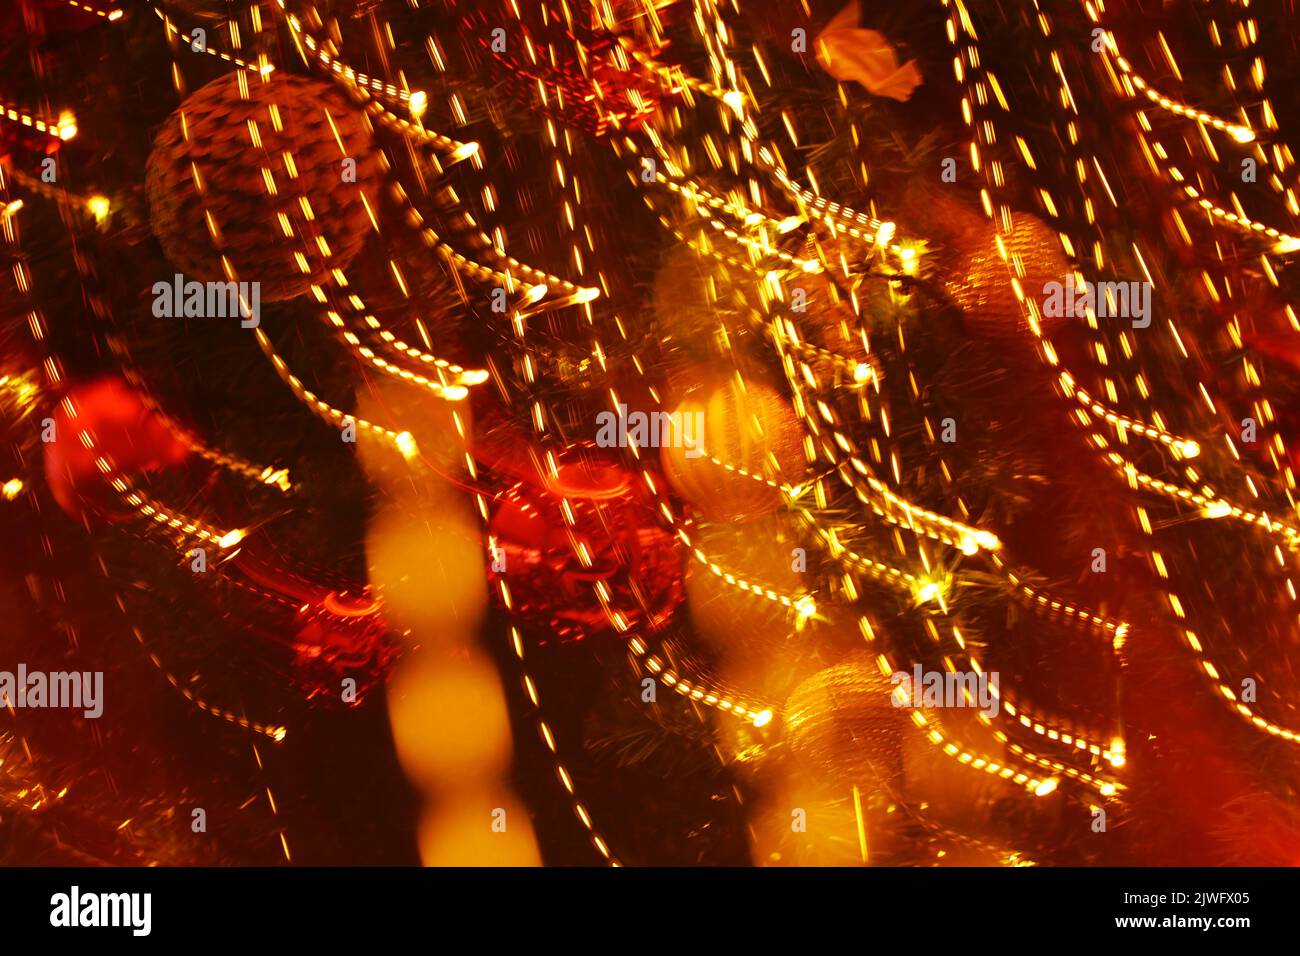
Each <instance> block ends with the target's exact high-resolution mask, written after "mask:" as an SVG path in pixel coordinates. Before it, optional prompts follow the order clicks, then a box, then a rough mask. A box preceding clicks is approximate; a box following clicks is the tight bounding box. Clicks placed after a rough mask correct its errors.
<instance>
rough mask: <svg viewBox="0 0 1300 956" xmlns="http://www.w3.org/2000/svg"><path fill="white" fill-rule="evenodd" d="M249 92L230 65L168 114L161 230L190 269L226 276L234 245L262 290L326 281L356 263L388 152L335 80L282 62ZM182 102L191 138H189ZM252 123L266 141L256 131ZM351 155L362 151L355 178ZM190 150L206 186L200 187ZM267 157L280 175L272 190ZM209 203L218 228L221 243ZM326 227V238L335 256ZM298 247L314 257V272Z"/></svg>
mask: <svg viewBox="0 0 1300 956" xmlns="http://www.w3.org/2000/svg"><path fill="white" fill-rule="evenodd" d="M248 93H249V96H248V99H247V100H243V99H241V98H240V95H239V87H238V75H237V74H236V73H229V74H227V75H226V76H223V77H220V78H219V79H216V80H213V81H212V82H211V83H209V84H207V85H206V86H204V87H202V88H201V89H199V90H198V91H197V92H195V93H194V94H193V95H192V96H190V97H188V98H187V99H186V100H185V102H184V103H183V104H182V105H181V107H180V108H179V109H178V110H176V111H175V112H174V113H172V115H171V116H169V117H168V118H167V121H166V123H164V124H163V127H162V129H161V130H160V131H159V133H158V135H157V137H156V138H155V140H154V149H153V152H152V153H151V154H150V156H149V166H148V174H147V177H146V180H145V188H146V191H147V193H148V196H149V209H150V214H151V216H152V222H153V231H154V234H155V235H156V236H157V237H158V241H159V242H161V243H162V247H163V251H164V252H166V254H167V258H168V259H169V260H171V262H172V264H173V265H174V266H175V267H176V268H177V269H179V270H181V271H182V272H183V273H185V275H186V278H187V279H197V280H201V281H212V280H225V278H226V276H225V275H224V274H223V272H222V268H221V259H220V252H224V253H225V254H226V256H228V257H229V259H230V262H231V264H232V265H233V266H234V268H235V271H236V272H237V273H238V275H239V278H240V280H242V281H249V282H251V281H256V282H260V283H261V297H262V299H264V300H267V301H274V300H277V299H289V298H293V297H294V296H297V295H301V294H302V293H304V292H306V291H307V290H308V289H309V288H310V286H311V284H312V283H313V282H320V281H323V280H324V279H325V277H326V275H327V273H328V270H329V269H331V268H343V267H345V266H347V264H348V263H349V262H351V260H352V258H353V257H354V256H355V255H356V254H357V252H358V251H359V250H360V249H361V247H362V245H363V244H364V243H365V240H366V237H367V236H368V235H369V234H370V229H371V227H370V218H369V215H368V214H367V212H366V208H365V204H364V203H363V201H362V197H363V196H364V197H365V201H366V202H369V203H370V204H371V206H372V208H373V206H374V203H375V198H376V195H377V192H378V188H379V185H380V182H381V179H382V175H383V170H384V161H383V158H382V155H381V154H380V153H379V151H378V149H377V147H376V146H375V143H374V139H373V137H372V135H371V130H370V126H369V123H368V121H367V120H366V119H365V117H364V114H363V113H362V112H361V111H360V110H359V109H358V108H357V107H355V106H354V105H353V104H352V103H350V102H349V101H348V99H347V98H346V97H345V96H344V95H343V94H342V93H341V92H339V91H338V90H336V89H335V88H334V87H333V86H331V85H330V84H328V83H323V82H320V81H318V80H312V79H306V78H304V77H299V76H291V75H288V74H281V73H278V72H277V73H276V74H275V75H274V77H273V78H272V79H270V80H269V81H267V82H265V83H263V82H260V81H258V80H257V79H255V78H249V80H248ZM182 113H184V114H185V120H186V123H187V124H188V129H189V138H190V141H189V143H186V142H185V141H184V140H183V139H182V137H181V114H182ZM277 114H278V117H279V122H278V123H277V122H276V121H275V119H274V117H275V116H276V115H277ZM331 120H332V125H331ZM252 122H255V123H256V125H257V133H258V137H259V139H260V145H259V146H257V147H255V146H254V145H253V143H252V141H251V138H250V137H251V134H250V129H249V124H250V123H252ZM335 130H337V138H336V136H335ZM286 153H290V154H292V163H293V166H294V167H295V169H296V172H297V178H293V177H292V176H291V175H290V173H289V170H288V168H287V166H286V160H285V154H286ZM345 159H351V160H355V164H356V165H355V177H353V176H352V175H351V172H352V171H353V170H351V168H350V167H351V164H350V163H346V164H345V163H344V160H345ZM191 161H192V162H193V163H194V164H195V165H197V167H198V171H199V175H200V176H201V177H202V180H203V183H204V186H205V191H204V194H203V195H202V196H200V195H199V194H198V192H197V190H196V189H195V185H194V179H193V177H192V175H191V171H190V163H191ZM263 168H265V169H266V170H268V171H269V172H270V174H271V176H272V177H273V179H274V182H275V195H274V196H272V195H269V193H268V188H267V183H266V179H265V176H264V174H263ZM304 196H305V197H306V198H307V200H308V201H309V203H310V205H311V210H312V213H313V218H312V221H310V222H308V221H307V219H306V217H305V216H304V214H303V210H302V207H301V203H300V199H301V198H302V197H304ZM205 210H206V211H209V212H211V214H212V216H213V218H214V220H215V222H216V225H217V228H218V230H219V232H220V236H221V246H220V250H218V248H217V247H216V246H214V244H213V242H212V238H211V235H210V233H209V231H208V227H207V223H206V220H205V216H204V212H205ZM277 214H283V215H285V216H287V217H288V219H289V222H290V223H291V225H292V227H293V231H294V235H293V237H292V238H288V237H286V236H285V235H284V233H283V231H282V228H281V224H280V220H279V216H278V215H277ZM317 236H320V237H321V238H323V239H324V240H325V243H326V245H327V246H328V255H326V254H325V253H324V252H323V251H322V249H321V248H320V246H319V244H318V243H317V242H316V237H317ZM298 254H301V255H303V256H305V257H306V263H307V266H308V271H307V272H304V271H303V270H302V268H301V267H300V265H299V262H298V259H297V255H298Z"/></svg>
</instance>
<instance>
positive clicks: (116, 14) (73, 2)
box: [63, 0, 124, 23]
mask: <svg viewBox="0 0 1300 956" xmlns="http://www.w3.org/2000/svg"><path fill="white" fill-rule="evenodd" d="M63 2H64V3H66V4H67V5H68V6H70V7H75V8H76V9H78V10H80V11H82V12H83V13H93V14H94V15H95V16H97V17H103V18H104V19H105V20H107V21H109V22H110V23H115V22H116V21H118V20H121V19H122V16H123V13H124V11H122V10H120V9H116V10H101V9H100V8H99V7H92V6H91V5H90V4H88V3H80V2H79V0H63Z"/></svg>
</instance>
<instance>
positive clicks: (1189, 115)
mask: <svg viewBox="0 0 1300 956" xmlns="http://www.w3.org/2000/svg"><path fill="white" fill-rule="evenodd" d="M1082 3H1083V8H1084V10H1085V11H1087V14H1088V18H1089V19H1090V20H1092V22H1093V23H1095V24H1097V25H1098V26H1101V25H1102V24H1101V17H1100V15H1099V14H1098V12H1097V8H1096V7H1095V6H1094V5H1093V3H1092V0H1082ZM1102 29H1103V30H1104V33H1103V36H1104V37H1105V40H1106V42H1105V43H1104V44H1103V45H1102V55H1103V56H1106V57H1107V58H1108V59H1109V60H1110V61H1111V62H1113V63H1114V64H1115V65H1116V66H1117V67H1119V70H1120V72H1121V73H1122V74H1123V75H1124V77H1125V78H1126V79H1127V80H1128V81H1129V82H1130V83H1131V84H1132V85H1133V87H1134V88H1135V89H1137V90H1138V91H1139V92H1141V93H1142V94H1143V95H1144V96H1145V97H1146V98H1147V99H1149V100H1150V101H1151V102H1152V103H1154V104H1156V106H1158V107H1160V108H1161V109H1162V110H1166V111H1168V112H1170V113H1173V114H1174V115H1176V116H1182V117H1184V118H1186V119H1192V120H1195V121H1196V122H1198V123H1203V124H1205V125H1206V126H1210V127H1213V128H1214V129H1217V130H1220V131H1222V132H1225V133H1227V134H1228V135H1229V136H1231V137H1232V138H1233V139H1234V140H1236V141H1237V142H1238V143H1251V142H1254V140H1255V138H1256V134H1255V131H1254V130H1253V129H1251V128H1250V127H1249V126H1244V125H1242V124H1240V123H1230V122H1228V121H1226V120H1222V119H1219V118H1218V117H1217V116H1211V115H1210V114H1209V113H1206V112H1204V111H1203V110H1198V109H1195V108H1194V107H1191V106H1187V105H1186V104H1184V103H1179V102H1178V101H1177V100H1173V99H1170V98H1169V97H1168V96H1165V95H1164V94H1163V93H1161V92H1160V91H1159V90H1156V89H1154V88H1152V86H1151V85H1150V84H1149V83H1147V81H1146V80H1144V79H1143V78H1142V77H1141V76H1140V75H1139V74H1138V73H1137V72H1136V71H1134V69H1133V66H1132V64H1130V63H1129V61H1128V60H1127V59H1125V58H1124V57H1123V56H1122V55H1121V54H1120V51H1119V44H1118V43H1117V42H1116V40H1115V34H1114V33H1112V32H1111V31H1110V30H1107V29H1106V28H1105V27H1102ZM1165 52H1166V54H1167V55H1168V56H1169V57H1170V59H1171V60H1172V53H1170V52H1169V49H1168V47H1167V46H1166V47H1165ZM1176 70H1177V67H1176V66H1175V71H1176Z"/></svg>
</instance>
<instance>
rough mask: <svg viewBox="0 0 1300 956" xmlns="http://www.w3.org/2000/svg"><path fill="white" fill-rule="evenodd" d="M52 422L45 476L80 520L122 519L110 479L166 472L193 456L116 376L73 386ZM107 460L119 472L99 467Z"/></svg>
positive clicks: (61, 503) (60, 501)
mask: <svg viewBox="0 0 1300 956" xmlns="http://www.w3.org/2000/svg"><path fill="white" fill-rule="evenodd" d="M70 407H71V408H70ZM51 419H52V422H51V423H47V424H46V426H45V427H44V428H43V434H42V437H43V438H44V437H46V435H50V437H51V438H52V440H49V441H46V443H45V478H46V481H48V482H49V485H50V491H51V493H52V494H53V495H54V500H55V501H57V502H58V504H59V507H60V508H62V509H63V510H64V511H65V512H67V513H68V514H69V515H71V516H72V517H74V518H83V517H84V516H85V515H86V513H87V512H94V513H98V514H101V515H111V516H119V517H120V516H121V515H122V506H121V505H120V504H119V503H118V501H117V495H116V492H115V491H113V489H112V488H111V487H110V486H109V484H108V478H109V477H112V476H113V475H118V476H125V477H127V478H129V477H130V476H132V475H138V474H141V473H148V472H156V471H161V470H162V469H164V468H170V467H174V466H176V465H179V464H181V463H182V462H184V461H185V459H186V458H187V457H188V455H189V449H187V448H186V447H185V445H184V444H182V443H181V441H180V440H179V439H178V438H177V437H176V436H175V435H174V434H172V432H171V431H170V430H169V429H168V428H167V426H166V425H165V424H164V423H163V422H162V421H160V420H159V418H158V416H157V415H155V414H154V413H153V412H152V411H150V410H149V408H148V406H147V405H146V404H145V402H144V400H143V399H142V398H141V397H140V395H139V393H137V392H135V391H134V390H132V389H131V388H130V387H129V386H128V385H127V384H126V383H125V382H123V381H122V380H121V379H119V378H116V377H113V376H107V377H104V378H98V379H95V380H93V381H89V382H83V383H80V384H77V385H73V386H72V387H71V388H70V389H69V390H68V391H67V393H66V394H65V395H64V400H63V401H61V402H60V403H59V405H58V407H57V409H56V410H55V412H54V414H53V415H52V416H51ZM51 424H52V432H51V431H49V429H50V426H51ZM83 432H84V433H85V434H86V435H88V436H89V437H90V438H91V440H92V441H93V442H94V447H93V448H92V447H87V445H86V443H85V441H83V439H82V434H83ZM101 457H102V458H104V459H105V460H107V461H108V462H109V463H110V464H111V465H112V466H113V468H114V469H115V471H113V472H112V473H110V474H108V475H106V474H105V473H104V472H103V471H102V470H101V469H100V467H99V465H98V464H97V462H98V460H99V459H100V458H101Z"/></svg>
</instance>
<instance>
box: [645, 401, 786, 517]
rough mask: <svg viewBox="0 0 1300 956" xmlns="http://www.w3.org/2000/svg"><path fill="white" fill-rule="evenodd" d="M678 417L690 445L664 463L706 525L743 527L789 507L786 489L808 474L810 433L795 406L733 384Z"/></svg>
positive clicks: (678, 444)
mask: <svg viewBox="0 0 1300 956" xmlns="http://www.w3.org/2000/svg"><path fill="white" fill-rule="evenodd" d="M673 414H675V415H677V416H678V417H677V419H676V420H677V421H679V422H681V423H682V425H681V430H680V433H681V435H682V436H684V440H681V441H673V442H666V443H664V445H663V451H662V454H661V458H662V461H663V468H664V473H665V474H666V475H667V476H668V482H669V484H670V485H672V488H673V490H674V491H676V492H677V494H679V495H681V496H682V497H683V498H685V499H686V500H687V501H689V502H690V503H691V504H693V505H694V506H695V507H697V508H698V509H699V510H700V511H701V512H702V513H703V514H704V515H705V516H706V517H708V518H712V519H714V520H730V521H738V520H745V519H748V518H753V517H757V516H759V515H764V514H769V513H771V512H773V511H775V510H776V509H777V508H779V507H780V506H781V501H782V496H781V491H780V489H779V488H778V487H775V486H773V484H770V483H769V482H775V483H777V484H778V485H779V484H796V483H797V482H798V481H799V479H800V476H801V475H802V473H803V465H804V457H803V431H802V428H801V426H800V424H799V421H798V419H797V417H796V416H795V413H794V410H793V409H792V408H791V407H790V404H789V403H788V402H787V401H786V400H785V399H784V398H782V397H781V396H780V395H779V394H777V392H776V391H775V390H774V389H772V388H771V387H769V386H767V385H763V384H761V383H756V382H748V383H744V382H741V381H739V380H738V379H736V378H732V379H730V380H728V381H726V382H724V383H720V384H712V385H708V386H705V387H704V388H701V389H699V390H697V391H695V392H692V393H690V394H689V395H687V396H686V397H685V398H684V399H683V400H682V401H681V402H680V403H678V405H677V407H676V408H675V409H674V411H673Z"/></svg>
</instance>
